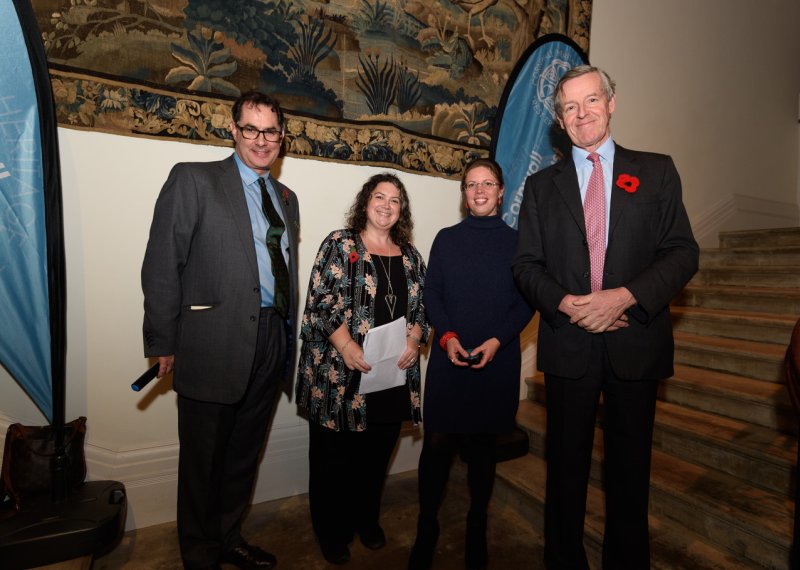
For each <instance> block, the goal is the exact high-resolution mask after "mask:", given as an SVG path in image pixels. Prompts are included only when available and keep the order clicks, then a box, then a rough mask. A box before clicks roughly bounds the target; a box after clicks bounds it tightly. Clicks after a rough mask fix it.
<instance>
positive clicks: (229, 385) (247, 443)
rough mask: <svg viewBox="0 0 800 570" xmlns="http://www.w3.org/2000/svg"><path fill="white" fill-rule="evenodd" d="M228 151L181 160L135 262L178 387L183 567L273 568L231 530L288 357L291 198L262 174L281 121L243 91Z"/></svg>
mask: <svg viewBox="0 0 800 570" xmlns="http://www.w3.org/2000/svg"><path fill="white" fill-rule="evenodd" d="M232 115H233V120H232V122H231V124H230V130H231V133H232V135H233V140H234V145H235V152H234V154H233V155H232V156H230V157H229V158H227V159H225V160H222V161H219V162H208V163H182V164H177V165H176V166H175V167H174V168H173V169H172V172H171V173H170V175H169V178H168V179H167V182H166V183H165V184H164V187H163V188H162V190H161V194H160V195H159V197H158V201H157V202H156V207H155V214H154V216H153V223H152V226H151V228H150V239H149V242H148V244H147V251H146V253H145V258H144V264H143V266H142V289H143V291H144V298H145V301H144V308H145V317H144V344H145V356H150V357H158V360H159V364H160V368H159V373H158V375H159V376H163V375H164V374H168V373H169V372H171V371H173V367H174V378H173V385H174V388H175V390H176V391H177V392H178V435H179V438H180V459H179V466H178V537H179V541H180V547H181V556H182V558H183V563H184V567H186V568H217V567H218V566H219V564H220V563H221V562H225V563H229V564H234V565H236V566H238V567H239V568H272V567H274V566H275V565H276V563H277V561H276V559H275V557H274V556H273V555H272V554H270V553H268V552H266V551H264V550H262V549H261V548H259V547H257V546H254V545H250V544H248V543H247V542H245V540H244V539H243V538H242V535H241V533H240V531H241V523H242V517H243V513H244V511H245V509H246V508H247V506H248V505H249V503H250V495H251V493H252V489H253V483H254V481H255V476H256V473H257V470H258V459H259V454H260V450H261V447H262V445H263V443H264V439H265V436H266V430H267V426H268V424H269V422H270V421H271V418H272V414H273V412H274V409H275V406H276V403H277V401H278V399H279V397H280V393H281V390H282V389H288V388H289V387H288V385H287V384H286V383H288V382H289V381H290V380H289V379H290V378H291V368H292V366H291V363H293V362H294V356H293V351H294V343H293V339H294V338H295V315H296V310H297V300H296V299H297V268H296V261H297V232H298V228H299V210H298V204H297V196H296V195H295V194H294V192H292V191H291V190H289V189H288V188H287V187H286V186H284V185H283V184H281V183H280V182H278V181H277V180H275V179H273V178H272V177H271V176H270V167H271V166H272V164H273V163H274V162H275V160H276V159H277V158H278V155H279V153H280V148H281V143H282V141H283V135H284V127H285V121H284V117H283V113H282V111H281V109H280V106H279V105H278V102H277V101H275V100H274V99H272V98H271V97H269V96H267V95H264V94H263V93H258V92H250V93H246V94H244V95H242V97H240V98H239V100H237V101H236V103H234V105H233V109H232Z"/></svg>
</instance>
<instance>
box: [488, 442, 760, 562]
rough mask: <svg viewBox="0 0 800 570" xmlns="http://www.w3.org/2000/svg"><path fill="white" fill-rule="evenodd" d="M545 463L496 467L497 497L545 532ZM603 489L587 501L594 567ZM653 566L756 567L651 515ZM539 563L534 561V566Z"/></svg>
mask: <svg viewBox="0 0 800 570" xmlns="http://www.w3.org/2000/svg"><path fill="white" fill-rule="evenodd" d="M546 478H547V467H546V463H545V461H544V460H543V459H541V458H540V457H536V456H534V455H533V454H528V455H526V456H524V457H520V458H518V459H514V460H512V461H506V462H504V463H500V464H498V466H497V485H496V486H495V492H494V495H495V497H496V498H500V499H505V500H507V501H513V502H514V503H515V505H519V506H520V507H521V508H522V510H523V512H527V515H528V519H529V520H530V521H532V524H533V526H534V528H536V529H537V530H538V531H539V532H544V501H545V481H546ZM604 512H605V508H604V505H603V492H602V491H601V490H600V489H599V488H597V487H595V486H593V485H590V486H589V489H588V496H587V500H586V526H585V532H584V544H585V547H586V552H587V556H588V558H589V563H590V566H591V567H592V568H599V567H600V558H601V554H600V552H601V549H602V544H603V525H604V520H605V515H604ZM650 549H651V567H652V568H654V569H656V570H729V569H730V568H757V567H758V566H754V565H748V564H746V563H744V562H743V561H741V560H739V559H737V558H735V557H733V556H730V555H728V554H725V553H723V552H721V551H720V550H719V549H717V548H714V547H713V546H711V545H709V544H706V543H704V542H703V541H702V540H700V539H699V538H698V536H697V535H696V534H694V533H692V532H689V531H687V530H685V529H682V528H679V527H676V526H675V525H673V524H671V523H669V522H667V521H663V520H661V519H659V518H658V517H655V516H653V515H651V516H650ZM535 566H536V565H535V564H534V567H535Z"/></svg>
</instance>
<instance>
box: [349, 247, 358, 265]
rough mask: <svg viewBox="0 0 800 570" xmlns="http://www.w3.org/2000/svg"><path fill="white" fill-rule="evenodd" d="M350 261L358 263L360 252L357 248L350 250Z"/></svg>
mask: <svg viewBox="0 0 800 570" xmlns="http://www.w3.org/2000/svg"><path fill="white" fill-rule="evenodd" d="M348 259H349V260H350V263H355V262H356V261H358V252H357V251H356V248H353V249H351V250H350V257H349V258H348Z"/></svg>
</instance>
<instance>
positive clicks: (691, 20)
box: [0, 0, 800, 528]
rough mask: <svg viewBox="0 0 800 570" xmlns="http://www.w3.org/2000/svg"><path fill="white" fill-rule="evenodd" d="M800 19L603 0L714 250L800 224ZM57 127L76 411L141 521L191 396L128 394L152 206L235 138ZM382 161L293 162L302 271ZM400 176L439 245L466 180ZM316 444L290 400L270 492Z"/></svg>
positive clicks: (722, 6)
mask: <svg viewBox="0 0 800 570" xmlns="http://www.w3.org/2000/svg"><path fill="white" fill-rule="evenodd" d="M798 16H800V3H798V2H796V0H764V1H762V2H752V1H751V0H670V1H669V2H664V1H662V0H594V16H593V24H592V37H591V42H592V48H591V61H592V63H594V64H596V65H599V66H601V67H603V68H605V69H607V70H608V71H609V72H610V73H611V75H612V77H614V78H615V79H616V80H617V83H618V96H617V110H616V113H615V115H614V119H613V121H612V128H613V133H614V136H615V138H616V140H617V141H618V142H619V143H620V144H622V145H624V146H628V147H631V148H638V149H648V150H655V151H659V152H665V153H669V154H671V155H673V157H674V158H675V161H676V164H677V166H678V169H679V171H680V173H681V176H682V179H683V182H684V192H685V202H686V205H687V209H688V211H689V216H690V218H691V219H692V222H693V226H694V227H695V232H696V233H697V234H698V237H699V238H700V239H701V241H702V242H703V243H704V245H715V244H716V232H717V231H718V230H720V229H745V228H748V227H754V226H762V227H767V226H787V225H796V224H797V219H798V214H797V196H798V192H799V191H800V187H799V186H798V172H800V167H799V166H798V162H799V161H798V127H797V118H798V117H797V116H798V94H800V69H799V64H798V61H800V60H798V57H797V56H798V54H800V49H798V48H800V39H799V38H798V37H796V35H797V34H796V29H795V28H796V25H797V22H798V21H800V18H799V17H798ZM761 45H765V46H767V45H772V46H774V47H770V48H765V47H759V46H761ZM751 50H756V51H754V53H753V54H752V55H751V53H750V52H751ZM59 136H60V141H61V160H62V168H63V188H64V214H65V234H66V253H67V281H68V283H67V287H68V289H67V297H68V342H69V346H68V355H67V377H68V393H67V418H68V419H70V418H73V417H75V416H78V415H86V416H88V418H89V433H88V439H87V458H88V460H89V467H90V476H91V477H92V478H95V479H104V478H108V479H116V480H121V481H123V482H124V483H125V484H126V487H127V489H128V494H129V519H128V528H133V527H136V526H147V525H150V524H155V523H158V522H162V521H165V520H171V519H173V518H174V504H175V471H176V466H177V434H176V425H175V424H176V410H175V396H174V394H173V393H172V392H171V391H170V390H169V386H168V385H166V384H165V383H164V382H160V383H154V384H152V385H151V386H149V387H148V388H146V389H145V391H144V392H142V393H140V394H134V393H133V392H131V390H130V388H129V384H130V382H131V381H132V380H133V379H134V378H135V377H136V376H137V375H138V374H140V373H141V372H143V371H144V370H145V369H146V368H147V367H148V363H147V361H146V360H145V359H144V358H143V357H142V345H141V334H140V331H141V319H142V293H141V289H140V286H139V269H140V266H141V261H142V255H143V253H144V248H145V244H146V240H147V232H148V228H149V224H150V218H151V216H152V209H153V204H154V202H155V199H156V196H157V194H158V191H159V190H160V187H161V185H162V183H163V182H164V180H165V179H166V176H167V173H168V172H169V169H170V168H171V167H172V165H173V164H174V163H175V162H179V161H184V160H215V159H218V158H222V157H225V156H227V155H228V154H229V153H230V152H231V150H230V149H227V148H218V147H209V146H203V145H193V144H186V143H176V142H164V141H153V140H148V139H137V138H129V137H120V136H111V135H103V134H98V133H91V132H83V131H76V130H70V129H59ZM382 170H385V169H378V168H371V167H360V166H349V165H341V164H333V163H327V162H321V161H314V160H298V159H289V158H287V159H284V160H283V161H282V163H281V165H280V173H279V179H280V180H281V181H282V182H284V183H286V184H287V185H289V186H290V187H291V188H293V189H294V190H295V191H297V193H298V196H299V199H300V208H301V215H302V224H301V232H302V242H301V247H300V275H301V282H304V281H305V280H306V279H307V278H308V274H309V271H310V267H311V261H312V259H313V257H314V255H315V253H316V249H317V247H318V245H319V243H320V241H321V240H322V238H323V237H324V236H325V235H326V234H327V232H328V231H330V230H331V229H333V228H335V227H339V226H341V224H342V220H343V216H344V212H345V210H346V208H347V206H348V205H349V203H350V201H351V199H352V197H353V195H354V194H355V192H356V190H357V189H358V188H359V187H360V186H361V184H362V183H363V182H364V181H365V180H366V179H367V178H368V177H369V176H370V175H371V174H373V173H374V172H378V171H382ZM398 174H399V175H400V177H401V179H402V180H403V181H404V183H405V184H406V186H407V187H408V190H409V193H410V195H411V203H412V210H413V215H414V220H415V223H416V228H417V229H416V231H415V238H416V239H415V241H416V244H417V246H418V247H419V249H420V250H421V251H422V252H423V254H424V255H427V254H428V252H429V249H430V245H431V242H432V240H433V237H434V236H435V234H436V232H437V231H438V230H439V229H440V228H442V227H444V226H447V225H451V224H454V223H456V222H457V221H458V220H459V210H458V203H459V191H458V185H457V183H456V182H453V181H447V180H442V179H439V178H432V177H426V176H418V175H411V174H407V173H402V172H400V173H398ZM526 362H528V363H529V365H530V363H531V362H532V360H531V358H528V359H527V360H526ZM423 364H424V363H423ZM12 421H21V422H24V423H28V424H41V423H45V422H44V419H43V417H42V416H41V414H39V412H38V411H37V410H36V408H35V407H34V406H33V404H31V403H30V401H29V400H28V398H27V397H26V396H25V395H24V394H23V393H22V392H21V390H20V389H19V388H18V387H17V386H16V384H15V383H14V382H13V381H12V380H11V379H10V378H8V376H7V375H6V374H5V373H4V372H3V371H2V369H0V429H2V430H5V427H6V425H7V424H8V423H10V422H12ZM418 451H419V442H415V441H414V438H413V436H412V435H410V434H406V436H405V437H404V439H403V444H402V445H401V447H400V451H399V454H398V457H397V459H396V461H395V463H394V467H393V468H394V469H395V470H405V469H413V468H414V467H415V465H416V456H417V454H418ZM306 453H307V434H306V424H305V422H304V421H303V420H300V419H299V418H298V417H297V416H296V414H295V406H294V404H293V403H290V402H288V401H287V400H284V401H282V402H281V405H280V407H279V409H278V412H277V417H276V419H275V423H274V426H273V429H272V431H271V434H270V439H269V445H268V448H267V452H266V456H265V462H264V465H266V468H265V469H262V473H261V476H260V477H259V483H258V488H257V490H256V496H255V499H256V500H257V501H261V500H267V499H270V498H275V497H279V496H286V495H290V494H293V493H298V492H303V491H304V490H305V488H306V480H307V460H306Z"/></svg>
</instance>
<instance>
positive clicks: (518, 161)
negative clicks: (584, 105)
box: [491, 34, 588, 228]
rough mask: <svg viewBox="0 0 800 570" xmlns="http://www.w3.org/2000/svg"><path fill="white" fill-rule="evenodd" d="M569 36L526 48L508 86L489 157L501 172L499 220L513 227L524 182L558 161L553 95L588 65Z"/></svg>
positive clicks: (546, 39)
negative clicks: (502, 188)
mask: <svg viewBox="0 0 800 570" xmlns="http://www.w3.org/2000/svg"><path fill="white" fill-rule="evenodd" d="M587 62H588V60H587V58H586V55H585V54H584V53H583V52H582V51H581V49H580V48H579V47H578V46H577V45H576V44H575V43H574V42H573V41H572V40H570V39H569V38H568V37H566V36H563V35H561V34H549V35H547V36H544V37H541V38H539V39H538V40H536V42H534V43H533V45H531V47H530V48H528V51H527V52H526V53H525V54H523V56H522V57H521V58H520V60H519V62H518V63H517V66H516V68H515V69H514V72H513V73H512V74H511V77H510V78H509V80H508V83H507V84H506V89H505V92H504V94H503V98H502V99H501V101H500V106H499V108H498V113H497V123H496V124H497V127H496V128H495V133H494V137H493V138H492V150H491V155H492V157H493V158H494V159H495V160H496V161H497V163H498V164H499V165H500V166H501V167H502V168H503V177H504V179H505V186H506V189H505V195H504V197H503V212H502V213H503V220H505V222H506V223H507V224H508V225H509V226H511V227H512V228H516V227H517V219H518V218H519V208H520V204H521V202H522V190H523V188H524V186H525V179H526V178H527V177H528V176H530V175H531V174H533V173H534V172H537V171H539V170H541V169H543V168H546V167H548V166H550V165H551V164H554V163H555V162H557V161H558V155H557V154H556V151H555V146H556V145H555V140H556V138H557V137H558V136H559V133H558V132H557V131H556V129H557V127H555V128H554V124H555V109H554V107H553V97H552V95H553V91H554V90H555V87H556V84H557V83H558V80H559V79H561V77H562V76H563V75H564V73H566V71H567V70H569V69H571V68H573V67H575V66H576V65H580V64H583V63H587Z"/></svg>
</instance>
